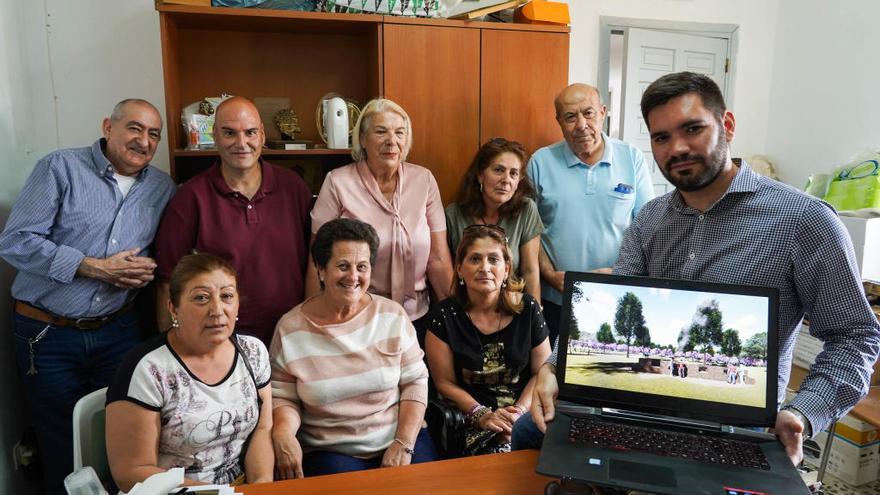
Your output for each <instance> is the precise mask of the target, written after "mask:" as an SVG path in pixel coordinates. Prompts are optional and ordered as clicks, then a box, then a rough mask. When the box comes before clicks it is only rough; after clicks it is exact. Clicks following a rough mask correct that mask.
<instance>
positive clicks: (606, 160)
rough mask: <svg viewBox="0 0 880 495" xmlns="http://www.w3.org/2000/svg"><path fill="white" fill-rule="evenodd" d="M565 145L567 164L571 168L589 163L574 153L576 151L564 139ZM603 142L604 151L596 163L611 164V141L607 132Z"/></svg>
mask: <svg viewBox="0 0 880 495" xmlns="http://www.w3.org/2000/svg"><path fill="white" fill-rule="evenodd" d="M563 143H565V145H564V146H563V153H564V155H565V164H566V165H568V167H569V168H571V167H574V166H575V165H587V164H586V163H584V162H583V161H581V159H580V158H578V157H577V155H575V154H574V151H571V147H570V146H569V145H568V141H563ZM602 144H603V146H604V147H605V148H604V151H602V158H600V159H599V161H598V162H596V165H602V166H606V167H610V166H611V156H612V153H611V143H610V142H609V141H608V136H606V135H605V133H604V132H603V133H602Z"/></svg>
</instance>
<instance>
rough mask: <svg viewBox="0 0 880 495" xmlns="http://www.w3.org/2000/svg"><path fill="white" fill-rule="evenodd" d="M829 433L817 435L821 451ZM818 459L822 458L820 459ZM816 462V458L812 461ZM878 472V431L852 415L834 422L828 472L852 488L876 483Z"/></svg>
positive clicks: (879, 448)
mask: <svg viewBox="0 0 880 495" xmlns="http://www.w3.org/2000/svg"><path fill="white" fill-rule="evenodd" d="M827 438H828V432H825V431H823V432H821V433H820V434H818V435H816V437H815V439H814V440H815V441H816V442H817V443H818V444H819V448H820V449H824V448H825V441H826V440H827ZM819 459H821V456H820V457H819ZM811 460H812V462H815V463H818V459H811ZM878 469H880V440H878V432H877V429H876V428H875V427H874V426H873V425H871V424H869V423H866V422H864V421H860V420H859V419H856V418H855V417H853V416H851V415H849V414H848V415H846V416H844V417H842V418H840V420H839V421H838V422H837V429H836V431H835V432H834V442H833V443H832V445H831V456H830V457H829V458H828V473H830V474H831V475H832V476H835V477H837V478H839V479H840V480H841V481H844V482H846V483H849V484H851V485H863V484H865V483H870V482H872V481H875V480H876V479H877V476H878Z"/></svg>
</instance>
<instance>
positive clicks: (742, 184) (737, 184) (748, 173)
mask: <svg viewBox="0 0 880 495" xmlns="http://www.w3.org/2000/svg"><path fill="white" fill-rule="evenodd" d="M732 161H733V164H734V165H736V166H738V168H739V170H737V172H736V176H734V178H733V181H732V182H731V183H730V186H728V187H727V192H725V193H724V195H723V196H721V198H719V199H718V201H716V202H715V204H716V205H717V204H718V203H721V202H722V201H723V200H724V198H726V197H727V195H728V194H740V193H753V192H755V191H757V190H758V186H759V185H760V182H761V175H760V174H758V173H757V172H755V171H754V170H752V167H750V166H749V164H748V163H746V161H745V160H743V159H742V158H733V159H732ZM669 204H670V206H671V207H672V208H673V209H675V210H676V211H679V212H680V211H682V210H684V209H686V208H690V207H689V206H688V205H686V204H685V202H684V200H683V199H681V193H679V192H678V189H676V190H675V192H674V193H673V194H672V198H671V201H670V203H669ZM714 207H715V205H712V208H714ZM712 208H710V210H711V209H712Z"/></svg>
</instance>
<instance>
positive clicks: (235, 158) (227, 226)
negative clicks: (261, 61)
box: [156, 97, 312, 346]
mask: <svg viewBox="0 0 880 495" xmlns="http://www.w3.org/2000/svg"><path fill="white" fill-rule="evenodd" d="M214 142H215V143H216V145H217V151H218V152H219V154H220V160H219V162H218V163H215V164H214V165H213V166H211V168H210V169H208V170H206V171H204V172H202V173H201V174H199V175H197V176H195V177H193V178H192V179H190V180H189V181H187V182H186V183H185V184H183V186H181V188H180V191H178V193H177V195H175V197H174V198H173V199H172V201H171V202H170V203H169V204H168V207H167V209H166V210H165V215H164V216H163V218H162V223H161V224H160V225H159V232H158V234H157V235H156V263H157V264H158V268H157V270H156V275H157V278H158V279H159V297H158V302H157V314H158V322H159V328H160V329H162V330H163V331H164V330H166V329H168V328H169V327H170V325H171V318H170V315H169V313H168V280H169V278H170V276H171V271H172V270H173V269H174V266H175V265H176V264H177V261H178V260H179V259H180V258H181V257H183V256H184V255H187V254H189V253H191V252H192V251H193V250H196V251H199V252H203V253H210V254H214V255H217V256H220V257H222V258H225V259H227V260H229V261H230V262H231V263H232V265H233V266H234V267H235V270H236V271H237V272H238V291H239V294H240V300H241V309H240V310H239V315H238V317H239V319H238V324H237V325H236V329H237V331H239V332H241V333H244V334H248V335H254V336H256V337H258V338H260V339H261V340H262V341H263V342H264V343H265V344H266V345H267V346H268V345H269V342H270V341H271V339H272V333H273V331H274V330H275V324H276V323H277V322H278V319H279V318H281V316H282V315H283V314H284V313H286V312H287V311H288V310H290V308H292V307H294V306H295V305H297V304H299V303H301V302H302V300H303V280H304V278H305V270H306V262H307V260H308V240H309V206H310V205H311V199H312V193H311V191H309V189H308V187H307V186H306V184H305V182H303V180H302V178H300V176H299V175H298V174H296V173H295V172H293V171H291V170H288V169H285V168H282V167H278V166H275V165H272V164H271V163H268V162H267V161H265V160H263V159H261V158H260V154H261V152H262V149H263V144H264V143H265V142H266V135H265V132H264V130H263V123H262V122H261V120H260V114H259V112H257V108H256V107H255V106H254V104H253V102H251V101H250V100H248V99H247V98H242V97H233V98H230V99H227V100H225V101H223V102H222V103H221V104H220V105H218V106H217V111H216V112H215V114H214Z"/></svg>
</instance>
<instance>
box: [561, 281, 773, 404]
mask: <svg viewBox="0 0 880 495" xmlns="http://www.w3.org/2000/svg"><path fill="white" fill-rule="evenodd" d="M571 297H572V301H571V308H572V318H571V328H570V333H569V340H568V350H567V357H566V362H565V383H568V384H574V385H584V386H590V387H602V388H609V389H614V390H626V391H632V392H640V393H648V394H657V395H664V396H672V397H681V398H687V399H697V400H704V401H713V402H719V403H725V404H740V405H744V406H753V407H764V406H765V401H766V397H765V385H766V382H767V367H766V364H767V363H766V359H767V314H768V304H769V300H768V299H767V298H765V297H761V296H748V295H738V294H722V293H710V292H697V291H690V290H675V289H657V288H650V287H638V286H628V285H609V284H598V283H593V282H583V281H582V282H575V285H574V289H573V291H572V296H571Z"/></svg>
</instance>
